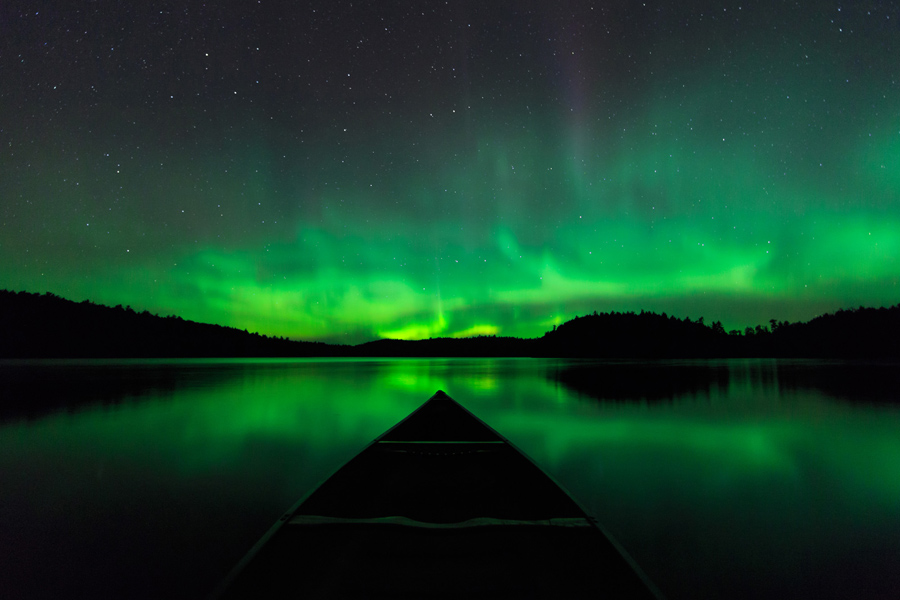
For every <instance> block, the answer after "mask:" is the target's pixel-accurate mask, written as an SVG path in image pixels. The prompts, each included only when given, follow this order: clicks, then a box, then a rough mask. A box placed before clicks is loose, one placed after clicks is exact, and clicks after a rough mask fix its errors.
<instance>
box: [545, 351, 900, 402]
mask: <svg viewBox="0 0 900 600" xmlns="http://www.w3.org/2000/svg"><path fill="white" fill-rule="evenodd" d="M898 367H900V365H898V364H897V363H896V362H856V361H821V360H775V359H768V360H765V359H757V360H726V361H705V360H681V361H654V362H646V361H644V362H632V361H561V362H558V363H557V364H556V365H555V366H554V367H553V368H552V369H550V370H549V371H548V376H550V377H551V378H552V379H553V380H555V381H557V382H559V383H560V384H562V385H565V386H566V387H567V388H569V389H571V390H572V391H574V392H576V393H578V394H581V395H585V396H589V397H592V398H596V399H598V400H614V401H647V402H658V401H663V400H666V401H672V400H675V399H679V398H683V397H685V396H698V395H700V396H706V397H710V396H715V395H717V394H730V393H733V392H735V391H737V390H740V389H744V390H752V391H754V392H758V391H762V390H765V391H766V392H769V393H771V392H772V391H773V390H777V391H778V392H783V393H786V394H788V395H792V394H798V393H802V392H806V391H812V392H815V393H818V394H822V395H825V396H828V397H832V398H836V399H840V400H846V401H851V402H879V403H896V402H900V393H898V391H897V390H898V389H900V368H898Z"/></svg>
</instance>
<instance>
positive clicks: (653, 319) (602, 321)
mask: <svg viewBox="0 0 900 600" xmlns="http://www.w3.org/2000/svg"><path fill="white" fill-rule="evenodd" d="M541 342H542V343H541V346H540V348H541V355H542V356H567V357H598V358H620V357H632V358H694V357H696V358H702V357H709V358H713V357H796V358H829V357H830V358H879V357H900V305H897V306H893V307H890V308H877V309H875V308H862V307H860V308H858V309H851V310H839V311H837V312H836V313H834V314H826V315H822V316H819V317H816V318H814V319H812V320H811V321H809V322H805V323H802V322H798V323H787V322H783V321H782V322H779V321H776V320H775V319H772V320H771V321H770V322H769V325H766V326H759V325H757V326H756V327H755V328H750V327H747V328H746V329H745V330H744V331H737V330H732V331H728V332H726V331H725V329H724V327H723V326H722V324H721V323H719V322H713V323H711V324H709V325H707V324H705V323H704V322H703V318H702V317H701V318H700V319H698V320H696V321H691V320H690V319H688V318H685V319H678V318H676V317H672V316H667V315H666V314H665V313H663V314H661V315H658V314H655V313H647V312H641V313H640V314H636V313H631V312H629V313H600V314H597V313H594V314H592V315H587V316H584V317H577V318H575V319H572V320H571V321H568V322H566V323H563V324H562V325H560V326H559V327H557V328H555V329H554V330H553V331H551V332H548V333H547V334H545V335H544V338H543V339H542V340H541Z"/></svg>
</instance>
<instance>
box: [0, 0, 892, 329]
mask: <svg viewBox="0 0 900 600" xmlns="http://www.w3.org/2000/svg"><path fill="white" fill-rule="evenodd" d="M787 4H788V3H781V2H759V3H739V2H729V1H725V2H702V1H699V2H690V3H673V2H652V1H649V2H630V1H629V2H625V1H612V2H605V3H591V2H577V1H573V2H559V3H556V2H552V3H551V2H516V3H500V2H497V3H494V2H480V3H479V2H469V1H462V0H461V1H459V2H453V1H451V2H449V3H444V2H390V1H387V2H377V3H361V2H352V3H351V2H345V1H339V0H333V1H323V2H304V3H297V4H292V3H281V2H273V1H268V0H260V1H259V2H254V3H251V2H209V3H206V4H204V3H199V2H196V3H195V2H161V1H155V0H151V1H148V2H141V3H133V2H129V3H116V2H108V3H107V2H87V1H85V0H74V1H71V2H65V3H62V2H17V1H13V2H4V3H3V6H2V7H0V256H2V261H0V288H7V289H13V290H27V291H31V292H43V291H50V292H53V293H55V294H58V295H61V296H63V297H66V298H69V299H72V300H76V301H80V300H83V299H89V300H92V301H95V302H99V303H104V304H110V305H115V304H123V305H125V304H129V305H131V306H132V307H134V308H135V309H136V310H145V309H146V310H149V311H151V312H154V313H158V314H160V315H166V314H178V315H180V316H182V317H184V318H187V319H193V320H197V321H203V322H211V323H217V324H221V325H228V326H233V327H238V328H241V329H244V328H246V329H248V330H250V331H258V332H260V333H264V334H268V335H279V336H280V335H284V336H288V337H292V338H295V339H305V340H323V341H336V342H347V343H356V342H362V341H366V340H370V339H374V338H378V337H401V338H423V337H430V336H467V335H477V334H498V335H514V336H525V337H533V336H538V335H541V334H542V333H543V332H544V331H546V330H548V329H550V328H551V327H552V326H553V325H554V324H558V323H561V322H563V321H565V320H567V319H569V318H572V317H574V316H576V315H578V314H585V313H587V312H590V311H593V310H600V311H612V310H634V311H639V310H641V309H644V310H653V311H656V312H663V311H666V312H668V313H670V314H674V315H678V316H681V317H684V316H690V317H692V318H697V317H699V316H704V317H705V318H706V319H707V321H712V320H721V321H722V322H723V323H724V325H725V327H726V328H727V329H730V328H743V327H744V326H746V325H755V324H758V323H766V322H767V321H768V320H769V319H770V318H775V319H778V320H789V321H795V320H808V319H810V318H812V317H814V316H815V315H817V314H820V313H822V312H826V311H832V310H836V309H838V308H841V307H852V306H858V305H865V306H881V305H885V306H887V305H892V304H896V303H897V302H898V301H900V286H898V281H900V264H898V260H897V257H898V255H900V233H898V232H900V75H898V73H900V71H898V70H897V68H896V65H897V57H898V56H900V4H898V3H895V2H852V3H846V4H842V3H839V2H800V3H791V5H789V6H788V5H787Z"/></svg>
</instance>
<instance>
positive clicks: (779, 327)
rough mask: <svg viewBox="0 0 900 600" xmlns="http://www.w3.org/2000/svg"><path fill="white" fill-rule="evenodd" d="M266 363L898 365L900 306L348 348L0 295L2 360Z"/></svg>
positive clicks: (592, 324)
mask: <svg viewBox="0 0 900 600" xmlns="http://www.w3.org/2000/svg"><path fill="white" fill-rule="evenodd" d="M264 356H271V357H313V356H346V357H353V356H534V357H592V358H727V357H809V358H826V357H834V358H878V357H900V305H896V306H892V307H889V308H863V307H859V308H856V309H849V310H839V311H837V312H835V313H832V314H825V315H821V316H819V317H816V318H814V319H812V320H810V321H808V322H796V323H790V322H786V321H778V320H776V319H771V320H770V321H769V324H768V325H765V326H763V325H757V326H756V327H753V328H751V327H747V328H745V329H744V330H743V331H740V330H731V331H726V330H725V328H724V326H723V325H722V323H721V322H720V321H713V322H712V323H710V324H706V323H705V321H704V319H703V317H700V318H699V319H697V320H696V321H692V320H691V319H690V318H689V317H685V318H683V319H679V318H677V317H674V316H670V315H667V314H666V313H662V314H657V313H653V312H645V311H641V312H639V313H635V312H608V313H598V312H596V311H595V312H594V313H592V314H589V315H585V316H581V317H576V318H574V319H572V320H570V321H567V322H565V323H563V324H561V325H559V326H554V328H553V330H552V331H548V332H547V333H545V334H544V335H543V336H542V337H540V338H534V339H521V338H512V337H496V336H478V337H473V338H463V339H455V338H434V339H428V340H419V341H401V340H377V341H373V342H368V343H365V344H359V345H356V346H344V345H332V344H324V343H321V342H300V341H293V340H289V339H287V338H284V337H277V336H275V337H270V336H266V335H260V334H258V333H251V332H248V331H246V330H239V329H235V328H233V327H223V326H220V325H210V324H206V323H196V322H193V321H188V320H185V319H182V318H181V317H177V316H171V315H170V316H166V317H160V316H158V315H154V314H151V313H149V312H148V311H146V310H145V311H142V312H137V311H135V310H133V309H132V308H131V307H130V306H125V307H123V306H121V305H119V306H115V307H108V306H103V305H99V304H94V303H93V302H89V301H87V300H86V301H84V302H80V303H76V302H72V301H70V300H66V299H64V298H61V297H59V296H56V295H55V294H51V293H45V294H33V293H28V292H12V291H8V290H2V291H0V358H119V357H122V358H124V357H134V358H152V357H172V358H180V357H264Z"/></svg>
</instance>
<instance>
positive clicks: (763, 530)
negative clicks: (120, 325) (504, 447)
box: [0, 359, 900, 599]
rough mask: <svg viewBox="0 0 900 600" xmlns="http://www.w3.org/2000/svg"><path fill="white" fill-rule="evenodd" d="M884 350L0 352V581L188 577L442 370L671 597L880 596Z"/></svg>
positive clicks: (892, 529) (884, 565)
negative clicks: (779, 354)
mask: <svg viewBox="0 0 900 600" xmlns="http://www.w3.org/2000/svg"><path fill="white" fill-rule="evenodd" d="M898 372H900V369H898V365H897V364H878V365H860V364H850V363H842V362H833V363H825V362H821V361H817V362H810V361H718V362H705V361H680V362H665V363H651V364H647V363H609V362H605V363H585V362H571V361H570V362H565V361H546V360H529V359H511V360H492V359H483V360H460V359H455V360H442V359H435V360H367V361H341V360H298V361H267V360H264V361H216V362H204V361H175V362H172V361H169V362H147V361H144V362H123V361H119V362H110V361H82V362H66V361H60V362H28V363H11V362H5V363H3V362H0V381H2V382H3V384H2V386H3V387H2V390H3V393H2V404H3V412H2V413H0V419H2V420H0V506H2V510H0V561H2V564H3V565H4V566H3V568H2V569H0V596H3V597H54V596H59V595H60V594H62V595H64V596H67V597H77V596H92V597H122V598H128V597H154V598H156V597H202V596H204V595H205V594H206V593H208V592H209V591H210V590H211V589H212V588H213V587H214V586H215V584H216V583H217V582H218V580H219V579H220V578H221V577H222V576H224V575H225V573H226V572H227V571H228V569H229V568H230V567H231V566H232V565H233V564H234V563H235V562H236V561H237V560H238V559H239V558H240V557H241V556H242V555H243V554H244V553H245V552H246V551H247V550H248V549H249V547H250V546H251V545H252V544H253V543H254V542H255V541H256V540H257V539H258V537H259V536H260V535H261V534H262V533H263V532H264V531H265V530H266V529H267V528H268V527H269V526H270V525H271V524H272V523H273V522H274V521H275V519H277V517H278V516H279V515H280V514H281V513H282V512H283V511H284V510H285V509H287V508H288V507H289V506H290V505H291V504H293V503H294V502H295V501H296V500H297V499H298V498H299V497H300V496H302V495H303V494H304V493H305V492H307V491H308V490H309V489H310V488H311V487H313V486H315V485H316V484H317V483H318V482H319V481H320V480H321V479H322V478H324V477H326V476H327V475H328V474H329V473H330V472H332V471H333V470H334V469H335V468H337V467H338V466H340V464H342V463H343V462H344V461H346V460H347V459H349V458H350V457H351V456H353V455H354V454H355V453H356V452H358V451H359V450H360V449H361V448H362V447H363V446H364V445H365V444H366V443H368V442H369V441H370V440H371V439H372V438H374V437H375V436H377V435H378V434H380V433H381V432H383V431H384V430H385V429H387V428H388V427H390V426H391V425H393V424H394V423H395V422H396V421H398V420H399V419H401V418H402V417H404V416H406V415H407V414H408V413H409V412H410V411H412V410H413V409H414V408H416V407H417V406H418V405H419V404H421V403H422V402H424V401H425V400H426V399H427V398H428V397H430V396H431V395H432V394H433V393H434V392H435V391H436V390H438V389H443V390H445V391H446V392H447V393H449V394H450V395H451V396H452V397H454V398H455V399H456V400H458V401H459V402H461V403H462V404H463V405H465V406H466V407H468V408H469V409H470V410H472V411H473V412H475V413H476V414H477V415H479V416H480V417H481V418H482V419H484V420H485V421H487V422H488V424H490V425H491V426H493V427H494V428H495V429H497V430H499V431H500V432H501V433H502V434H504V435H506V436H507V437H508V438H509V439H511V440H512V441H513V442H514V443H516V444H517V445H518V446H519V447H520V448H522V449H523V450H524V451H525V452H527V453H528V454H530V455H531V457H532V458H534V459H535V460H536V461H537V462H538V463H539V464H540V465H541V466H543V467H544V468H545V470H547V471H548V472H550V473H551V474H552V475H554V476H555V477H556V478H557V479H558V480H559V481H560V482H561V483H562V484H563V485H564V486H566V487H567V488H568V489H569V491H570V492H572V494H573V495H574V496H575V497H576V498H577V499H578V500H580V501H581V502H582V503H583V504H584V505H586V507H587V508H588V509H589V510H590V511H591V512H593V513H594V514H595V515H596V516H597V517H598V518H599V520H600V521H601V522H602V523H603V524H604V525H606V527H607V529H609V530H610V531H611V532H612V533H613V534H614V535H615V536H616V537H617V538H618V539H619V541H620V542H621V543H622V544H623V545H624V546H625V547H626V548H627V549H628V550H629V551H630V552H631V554H632V555H633V556H634V557H635V559H636V560H637V562H638V563H639V564H641V565H642V566H643V567H644V569H645V570H646V572H647V573H648V574H649V575H650V576H651V578H652V579H654V580H655V581H656V583H657V584H658V585H659V587H660V588H661V589H662V590H663V591H664V592H665V593H666V594H667V596H668V597H669V598H673V599H674V598H698V597H722V598H725V597H729V598H735V597H743V598H769V597H794V598H843V597H848V596H853V597H860V598H882V597H885V598H886V597H893V596H894V594H895V593H896V590H897V589H900V569H898V568H897V565H900V403H898V402H897V400H898V392H897V391H896V390H898V389H900V385H898ZM71 403H74V404H75V405H76V406H75V407H69V408H66V406H67V404H71Z"/></svg>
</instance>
